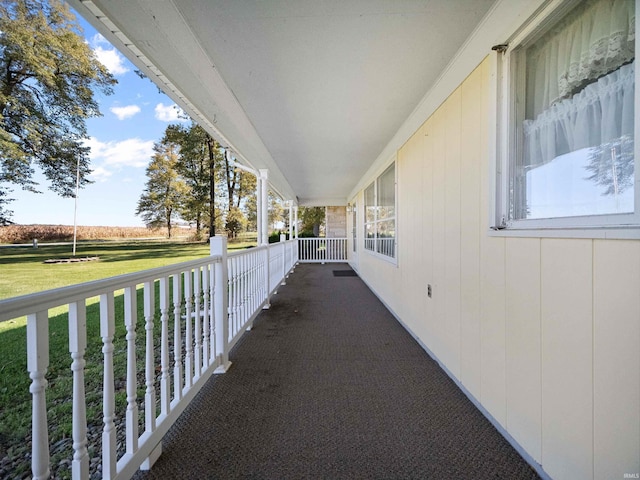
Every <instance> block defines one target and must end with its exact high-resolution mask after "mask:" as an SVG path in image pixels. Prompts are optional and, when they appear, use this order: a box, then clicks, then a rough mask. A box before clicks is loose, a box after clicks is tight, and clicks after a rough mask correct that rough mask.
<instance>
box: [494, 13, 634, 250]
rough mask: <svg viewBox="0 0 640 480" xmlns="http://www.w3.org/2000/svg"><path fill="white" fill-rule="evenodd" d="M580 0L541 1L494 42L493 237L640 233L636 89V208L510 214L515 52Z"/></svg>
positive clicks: (515, 148) (518, 78) (520, 76)
mask: <svg viewBox="0 0 640 480" xmlns="http://www.w3.org/2000/svg"><path fill="white" fill-rule="evenodd" d="M578 1H579V0H571V1H564V0H551V1H549V2H547V3H546V4H544V5H543V6H542V7H541V8H540V9H538V11H537V12H536V13H535V14H534V15H533V16H532V18H531V19H530V20H529V21H528V22H526V23H525V24H524V25H522V26H520V28H519V29H518V30H517V31H516V32H515V33H514V34H513V36H512V37H511V39H510V40H509V42H508V44H507V45H505V46H496V47H494V49H495V50H496V54H494V55H493V58H492V61H493V68H492V71H493V79H494V88H493V92H494V95H495V98H494V99H493V102H494V105H496V110H495V112H494V113H495V117H496V118H495V119H494V120H495V122H492V124H493V125H496V130H497V131H495V132H494V133H495V136H494V138H495V139H496V152H495V159H496V161H495V162H494V164H493V169H494V174H493V175H492V180H493V181H494V182H495V185H494V186H493V187H494V188H493V201H492V211H491V213H490V229H491V230H490V231H491V232H493V233H492V234H493V235H496V236H539V237H546V236H552V237H556V236H562V237H578V238H640V141H638V139H640V92H639V91H638V89H636V90H635V99H634V101H635V104H634V108H635V110H634V163H635V171H634V172H635V174H634V212H633V213H615V214H603V215H595V214H594V215H585V216H567V217H553V218H542V219H513V220H511V219H509V211H510V209H511V207H512V203H511V202H512V199H511V198H510V192H509V189H510V185H511V182H512V180H513V178H514V169H515V165H516V163H517V160H518V155H519V154H520V153H519V152H520V151H521V142H522V137H521V135H519V133H518V130H519V129H520V128H521V127H520V126H519V125H520V121H521V120H522V119H519V118H518V117H517V113H516V99H517V97H518V96H520V97H522V92H523V89H524V83H525V82H524V66H523V65H520V68H518V65H517V63H518V62H517V61H516V57H517V55H518V53H519V52H520V51H521V50H522V49H523V48H525V47H526V46H528V45H530V44H531V43H533V42H534V41H535V40H536V39H537V38H539V37H540V35H541V33H544V31H545V30H546V29H547V28H548V27H549V26H550V25H553V24H555V23H557V22H558V21H560V20H561V19H562V17H564V15H565V14H566V13H568V12H569V11H570V10H571V9H572V8H573V7H574V6H575V5H577V3H578ZM635 5H636V18H635V25H636V40H635V42H636V43H635V47H636V52H637V51H638V50H639V47H640V39H639V38H638V34H637V32H638V27H640V18H638V15H637V12H638V10H639V8H640V0H635ZM639 79H640V71H639V69H637V68H636V71H635V82H636V84H638V83H639V82H638V80H639Z"/></svg>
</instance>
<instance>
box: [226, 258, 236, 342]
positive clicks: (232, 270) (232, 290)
mask: <svg viewBox="0 0 640 480" xmlns="http://www.w3.org/2000/svg"><path fill="white" fill-rule="evenodd" d="M237 263H238V262H237V259H236V257H232V258H230V259H229V270H228V272H229V291H228V296H229V300H228V303H227V309H228V311H229V332H230V334H231V337H234V336H235V334H236V318H237V316H238V315H237V313H238V310H237V309H238V307H237V305H236V301H235V295H236V287H237V285H236V284H237V281H238V279H237V275H236V272H237Z"/></svg>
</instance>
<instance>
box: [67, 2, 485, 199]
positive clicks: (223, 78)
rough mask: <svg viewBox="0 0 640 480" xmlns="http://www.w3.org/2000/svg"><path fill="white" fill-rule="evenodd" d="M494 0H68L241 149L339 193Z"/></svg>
mask: <svg viewBox="0 0 640 480" xmlns="http://www.w3.org/2000/svg"><path fill="white" fill-rule="evenodd" d="M493 3H494V0H394V1H390V0H349V1H345V0H324V1H318V0H269V1H259V0H234V1H222V0H215V1H214V0H210V1H207V0H200V1H194V0H139V1H135V2H132V1H131V0H91V1H88V0H70V4H71V6H72V7H73V8H75V9H76V10H77V11H78V12H79V13H80V14H81V15H83V16H84V17H85V18H86V19H87V20H88V21H90V22H91V23H92V24H94V25H95V26H96V27H97V28H98V29H99V30H100V31H101V33H103V35H105V36H106V37H107V38H108V39H109V40H110V41H111V42H112V43H114V45H116V47H118V48H119V49H120V50H121V51H122V52H123V53H124V54H125V55H127V56H128V57H129V58H130V59H131V60H132V61H133V62H134V63H135V64H136V65H137V66H138V67H139V68H141V69H142V70H143V71H144V72H146V73H147V74H148V75H149V76H150V77H151V78H152V79H154V81H156V82H157V83H159V85H160V87H161V88H162V89H163V90H164V91H165V92H166V93H167V94H168V95H169V96H171V97H172V98H173V99H174V100H175V101H177V103H178V104H180V105H181V106H182V107H183V108H184V109H185V110H187V111H188V113H190V114H191V115H192V117H194V119H196V121H198V122H199V123H201V124H202V125H203V126H204V127H205V128H207V129H208V130H209V131H210V132H211V133H212V134H213V135H214V136H215V137H217V138H218V140H219V141H221V143H222V144H223V145H224V146H230V147H231V148H233V150H234V151H235V152H236V154H237V155H238V156H239V158H240V160H241V161H242V162H243V163H247V164H250V165H251V166H253V167H254V168H268V169H269V176H270V182H271V183H272V185H273V186H274V187H275V189H276V190H277V191H278V192H279V193H280V194H281V195H283V197H285V198H297V199H298V201H299V202H300V203H301V204H307V205H313V204H315V205H324V204H336V205H338V204H345V203H346V201H347V197H348V195H349V193H350V192H351V191H352V189H353V188H354V187H355V185H356V184H357V183H358V181H359V180H360V179H361V177H362V176H363V175H364V174H365V173H366V172H367V170H368V169H369V168H370V167H371V165H372V164H373V163H374V161H376V159H378V157H379V156H380V155H381V153H382V152H383V150H384V149H385V146H387V144H388V143H389V142H390V141H391V139H392V138H393V136H394V135H395V134H396V132H397V131H398V129H399V128H400V127H401V125H402V124H403V122H404V121H405V120H406V119H407V118H408V117H409V115H410V114H411V112H412V111H413V110H414V109H415V108H416V107H417V106H418V104H419V102H420V101H421V99H422V98H423V97H424V96H425V94H426V93H427V92H428V91H429V90H430V88H431V87H432V86H433V85H434V83H435V82H436V80H437V79H438V77H439V76H440V75H441V73H442V72H443V71H444V70H445V68H446V67H447V65H448V64H449V63H450V62H451V60H452V58H453V57H454V56H455V54H456V52H457V51H458V50H459V49H460V48H461V46H462V45H463V44H464V42H465V40H466V39H467V38H468V37H469V35H470V34H471V33H472V32H473V30H474V29H476V27H477V26H478V25H479V24H480V22H481V20H482V19H483V17H484V16H485V14H486V13H487V12H488V11H489V9H490V7H491V5H492V4H493Z"/></svg>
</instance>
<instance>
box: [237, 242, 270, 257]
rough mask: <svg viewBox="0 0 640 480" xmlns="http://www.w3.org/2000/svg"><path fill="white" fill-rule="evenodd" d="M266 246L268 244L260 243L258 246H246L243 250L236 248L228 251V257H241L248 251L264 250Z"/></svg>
mask: <svg viewBox="0 0 640 480" xmlns="http://www.w3.org/2000/svg"><path fill="white" fill-rule="evenodd" d="M266 248H268V247H267V246H266V245H258V246H257V247H250V248H245V249H243V250H234V251H233V252H229V253H227V258H228V257H241V256H242V255H244V254H246V253H251V252H255V251H257V250H264V249H266Z"/></svg>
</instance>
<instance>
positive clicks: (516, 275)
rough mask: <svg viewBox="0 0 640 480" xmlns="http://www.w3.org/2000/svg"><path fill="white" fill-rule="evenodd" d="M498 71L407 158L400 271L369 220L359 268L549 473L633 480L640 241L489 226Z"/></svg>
mask: <svg viewBox="0 0 640 480" xmlns="http://www.w3.org/2000/svg"><path fill="white" fill-rule="evenodd" d="M490 74H491V72H490V62H489V60H488V59H486V60H485V61H484V62H483V63H482V64H481V65H480V66H478V67H477V68H476V69H475V71H473V72H472V73H471V74H470V75H469V77H468V78H467V79H466V80H465V81H464V82H463V83H462V84H461V85H460V86H459V87H458V88H457V89H456V90H455V91H454V93H453V94H451V95H450V96H449V98H448V99H447V100H446V101H445V102H444V103H443V104H442V105H441V106H440V108H438V109H437V111H436V112H435V113H434V114H433V115H432V116H431V117H430V118H428V119H425V123H424V124H423V125H422V126H421V127H420V128H419V129H418V130H417V131H416V132H415V134H414V135H413V136H412V137H411V138H410V139H409V140H408V141H407V142H406V144H405V145H404V146H403V147H402V148H401V149H400V150H399V151H398V152H397V165H398V170H397V171H398V175H397V180H398V197H397V202H398V217H397V222H398V224H397V225H398V263H397V265H395V264H393V263H391V262H388V261H386V260H384V259H382V258H380V257H377V256H375V255H372V254H370V253H369V252H367V251H365V250H363V246H364V244H363V240H362V233H363V228H362V226H361V225H359V226H358V230H357V231H358V236H359V238H358V251H359V255H358V259H359V260H358V263H357V265H355V266H356V267H357V268H358V270H359V272H360V275H361V277H362V278H363V279H364V280H365V281H366V282H367V283H368V284H369V285H370V286H371V287H372V288H373V289H374V290H375V292H376V293H377V294H378V295H379V296H380V298H381V299H382V300H383V301H384V302H385V303H386V304H387V305H388V306H389V308H391V309H392V311H393V312H394V313H395V314H396V316H397V317H398V318H399V319H400V320H401V321H402V322H403V323H404V324H405V325H406V326H407V327H408V328H409V329H410V330H411V331H412V332H413V334H414V335H416V336H417V337H418V338H419V339H420V341H421V342H422V343H423V344H424V345H425V346H426V347H427V348H428V349H429V350H430V351H431V352H433V354H434V355H435V356H436V357H437V358H438V360H439V361H440V362H441V363H442V364H443V365H444V366H445V367H446V368H447V369H448V370H449V372H450V373H451V374H452V375H454V376H455V377H456V378H457V379H458V380H459V381H460V382H461V384H462V385H463V386H464V387H465V388H466V389H467V390H468V391H469V392H470V394H471V395H473V396H474V397H475V398H476V399H477V400H478V401H479V402H480V403H481V404H482V405H483V407H484V408H485V409H486V410H487V411H488V412H489V413H490V414H491V415H492V416H493V417H494V418H495V419H496V420H497V421H498V422H499V423H500V425H501V426H502V427H503V428H504V429H505V430H506V431H507V432H508V433H509V434H510V435H511V436H512V437H513V438H514V439H515V440H516V441H517V442H518V443H519V444H520V446H522V448H524V449H525V450H526V451H527V452H528V454H529V455H530V456H531V457H532V458H533V459H534V460H535V461H536V462H539V463H540V464H541V465H542V467H543V469H544V470H545V471H546V472H547V473H548V474H549V475H550V476H551V477H553V478H557V479H575V478H581V479H589V478H594V479H618V478H620V479H622V478H624V474H625V473H627V474H636V473H639V472H640V241H637V240H590V239H552V238H514V237H497V236H491V235H490V234H489V229H488V226H489V220H488V218H489V209H490V201H491V191H490V188H491V187H490V184H491V182H490V170H491V169H490V162H491V161H493V158H492V155H491V154H490V151H492V148H490V147H492V146H491V145H490V144H489V142H490V141H491V138H490V135H489V131H490V129H489V128H488V127H489V125H488V121H487V119H489V118H491V115H490V109H491V108H493V105H491V104H490V102H491V100H490V99H491V98H492V96H491V88H492V87H491V83H490ZM372 180H373V179H372ZM362 200H363V198H362V192H360V194H359V195H358V205H359V206H361V205H362ZM359 212H360V213H359V217H358V218H359V221H362V208H361V207H360V209H359ZM427 284H431V285H432V287H433V297H432V298H428V297H427Z"/></svg>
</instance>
